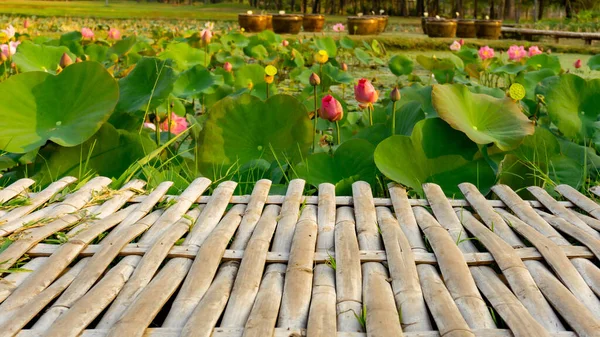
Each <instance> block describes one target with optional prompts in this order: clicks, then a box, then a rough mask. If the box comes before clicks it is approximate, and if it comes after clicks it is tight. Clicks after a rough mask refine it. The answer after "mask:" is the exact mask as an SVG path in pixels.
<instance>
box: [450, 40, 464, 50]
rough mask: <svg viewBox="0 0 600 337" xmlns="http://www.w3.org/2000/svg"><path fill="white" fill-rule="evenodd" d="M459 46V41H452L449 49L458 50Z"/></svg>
mask: <svg viewBox="0 0 600 337" xmlns="http://www.w3.org/2000/svg"><path fill="white" fill-rule="evenodd" d="M461 47H462V45H461V44H460V42H458V41H454V42H452V44H451V45H450V50H452V51H459V50H460V48H461Z"/></svg>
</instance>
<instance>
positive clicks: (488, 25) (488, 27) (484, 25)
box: [475, 20, 502, 40]
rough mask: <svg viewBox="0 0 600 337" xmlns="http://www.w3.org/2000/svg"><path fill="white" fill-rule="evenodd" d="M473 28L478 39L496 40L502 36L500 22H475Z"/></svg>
mask: <svg viewBox="0 0 600 337" xmlns="http://www.w3.org/2000/svg"><path fill="white" fill-rule="evenodd" d="M475 26H476V29H477V37H478V38H480V39H488V40H498V38H500V35H501V34H502V20H477V21H476V22H475Z"/></svg>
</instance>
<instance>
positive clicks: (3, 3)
mask: <svg viewBox="0 0 600 337" xmlns="http://www.w3.org/2000/svg"><path fill="white" fill-rule="evenodd" d="M247 10H253V11H255V12H259V11H260V10H259V9H256V8H252V7H250V6H249V5H247V4H245V3H244V4H240V3H219V4H208V5H204V4H202V3H195V4H194V5H191V6H190V5H176V4H161V3H156V2H152V3H147V2H140V3H137V2H133V1H111V0H109V5H108V6H105V4H104V1H31V0H25V1H16V0H0V14H11V15H23V16H26V15H31V16H33V15H35V16H57V17H95V18H104V19H134V18H144V19H177V20H180V19H198V20H211V21H237V15H238V13H242V12H246V11H247ZM268 12H270V13H275V12H276V10H275V8H272V9H270V10H268ZM345 20H346V17H345V16H335V15H328V16H327V21H329V22H341V21H345ZM390 23H395V24H410V25H420V19H419V18H401V17H392V18H390Z"/></svg>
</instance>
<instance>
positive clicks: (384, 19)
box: [375, 15, 389, 33]
mask: <svg viewBox="0 0 600 337" xmlns="http://www.w3.org/2000/svg"><path fill="white" fill-rule="evenodd" d="M375 18H376V19H377V21H378V23H379V26H378V29H377V32H378V33H383V32H385V29H386V28H387V25H388V18H389V17H388V16H387V15H375Z"/></svg>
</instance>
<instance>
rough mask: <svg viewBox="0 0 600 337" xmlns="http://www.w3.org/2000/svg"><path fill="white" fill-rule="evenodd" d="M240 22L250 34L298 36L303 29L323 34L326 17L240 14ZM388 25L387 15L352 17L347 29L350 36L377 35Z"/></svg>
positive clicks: (318, 15) (313, 15)
mask: <svg viewBox="0 0 600 337" xmlns="http://www.w3.org/2000/svg"><path fill="white" fill-rule="evenodd" d="M238 22H239V24H240V27H241V28H243V29H244V30H245V31H246V32H250V33H258V32H262V31H263V30H267V29H268V30H273V31H274V32H275V33H277V34H298V33H299V32H300V29H302V28H304V31H305V32H322V31H323V27H324V26H325V16H324V15H321V14H304V15H302V14H239V15H238ZM387 24H388V16H387V15H371V16H350V17H348V27H347V29H348V33H350V35H376V34H379V33H382V32H383V31H385V28H386V27H387Z"/></svg>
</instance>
